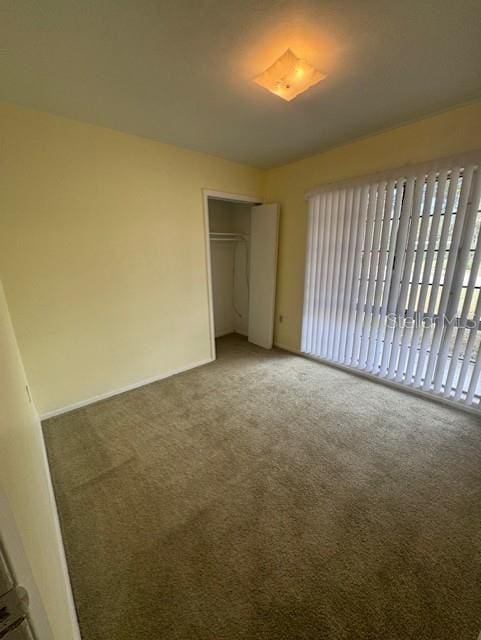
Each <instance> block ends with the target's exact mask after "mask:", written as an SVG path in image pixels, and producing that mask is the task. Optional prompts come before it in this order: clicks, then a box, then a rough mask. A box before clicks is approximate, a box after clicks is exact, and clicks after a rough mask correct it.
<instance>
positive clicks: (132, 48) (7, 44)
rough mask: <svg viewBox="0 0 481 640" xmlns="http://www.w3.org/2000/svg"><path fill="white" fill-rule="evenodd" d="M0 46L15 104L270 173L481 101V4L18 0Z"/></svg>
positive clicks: (4, 21)
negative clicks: (288, 93)
mask: <svg viewBox="0 0 481 640" xmlns="http://www.w3.org/2000/svg"><path fill="white" fill-rule="evenodd" d="M0 43H1V44H0V48H1V56H0V97H1V98H3V99H5V100H8V101H12V102H18V103H20V104H24V105H28V106H32V107H34V108H38V109H42V110H45V111H50V112H53V113H57V114H60V115H64V116H67V117H71V118H75V119H78V120H83V121H86V122H91V123H94V124H99V125H102V126H106V127H111V128H113V129H119V130H122V131H127V132H130V133H134V134H138V135H141V136H147V137H149V138H155V139H158V140H161V141H162V142H168V143H172V144H176V145H179V146H183V147H188V148H191V149H197V150H200V151H204V152H207V153H211V154H214V155H218V156H222V157H225V158H229V159H232V160H237V161H240V162H245V163H249V164H252V165H256V166H260V167H266V166H272V165H278V164H282V163H285V162H288V161H291V160H293V159H296V158H299V157H302V156H306V155H309V154H311V153H314V152H317V151H321V150H322V149H325V148H327V147H331V146H333V145H335V144H338V143H340V142H343V141H347V140H350V139H353V138H356V137H359V136H363V135H366V134H369V133H372V132H375V131H379V130H381V129H384V128H386V127H391V126H394V125H397V124H400V123H403V122H406V121H409V120H413V119H416V118H419V117H421V116H423V115H427V114H430V113H433V112H436V111H439V110H442V109H446V108H449V107H451V106H453V105H455V104H459V103H462V102H467V101H470V100H473V99H476V98H478V97H481V5H480V2H479V0H455V1H453V0H403V1H401V2H398V1H394V0H362V1H361V0H331V1H329V0H324V1H321V0H217V1H214V0H76V1H73V0H42V1H41V2H39V1H38V0H9V1H5V2H2V3H1V5H0ZM287 47H291V49H293V51H294V52H295V53H296V54H297V55H299V56H301V57H305V58H306V59H307V60H308V62H310V63H311V64H314V65H315V66H317V67H318V68H319V69H321V70H322V71H325V72H326V73H327V74H328V77H327V79H326V80H324V81H323V82H321V83H319V84H318V85H317V86H315V87H314V88H312V89H311V90H309V91H308V92H307V93H305V94H303V95H301V96H299V97H298V98H296V99H295V100H293V101H292V102H290V103H288V102H284V101H283V100H280V99H279V98H278V97H276V96H274V95H272V94H270V93H268V92H267V91H265V90H264V89H262V88H261V87H259V86H258V85H257V84H255V83H254V82H252V80H251V79H252V77H253V76H255V75H257V74H258V73H260V72H261V71H263V70H264V69H265V68H266V67H267V66H269V65H270V64H271V63H272V62H273V61H274V59H275V58H277V57H278V56H279V55H280V54H281V53H283V52H284V50H285V49H286V48H287Z"/></svg>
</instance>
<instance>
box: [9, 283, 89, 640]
mask: <svg viewBox="0 0 481 640" xmlns="http://www.w3.org/2000/svg"><path fill="white" fill-rule="evenodd" d="M0 362H1V366H0V452H1V453H0V455H1V462H0V498H2V500H0V507H1V508H0V520H1V522H0V531H1V536H2V539H3V541H4V543H5V545H6V548H7V551H8V553H9V558H10V561H11V563H12V566H13V568H14V570H15V572H16V577H17V580H18V581H19V583H20V584H22V585H23V586H25V587H27V588H28V590H29V593H30V597H31V600H32V602H31V607H30V610H31V611H32V614H33V617H34V621H35V622H36V623H37V625H38V626H37V631H38V634H39V638H42V639H43V638H45V639H46V640H47V638H48V639H49V638H51V637H52V636H51V634H50V630H49V629H48V627H49V626H50V627H51V631H52V632H53V637H54V638H55V640H74V638H77V637H78V636H77V635H76V624H75V623H74V622H73V608H72V604H71V600H70V599H69V595H70V592H69V591H68V589H67V586H66V577H65V576H66V574H65V573H64V561H65V559H64V556H63V549H62V547H61V541H60V535H59V529H58V522H57V520H56V513H55V506H54V502H53V498H52V493H51V486H50V484H49V483H50V478H49V475H48V469H47V465H46V458H45V451H44V447H43V438H42V432H41V427H40V422H39V419H38V415H37V413H36V411H35V409H34V407H33V405H32V404H31V403H30V402H29V400H28V396H27V394H26V389H25V385H26V379H25V374H24V371H23V366H22V362H21V359H20V355H19V353H18V348H17V343H16V341H15V335H14V332H13V328H12V325H11V322H10V317H9V313H8V308H7V304H6V301H5V297H4V293H3V288H2V285H1V283H0ZM7 504H8V510H7V509H6V506H5V505H7ZM3 518H5V522H4V521H3ZM13 521H14V522H13ZM25 556H26V557H25ZM38 594H40V600H37V597H38ZM43 610H45V612H46V614H47V617H48V622H49V623H50V624H49V625H48V623H47V621H46V620H44V614H43Z"/></svg>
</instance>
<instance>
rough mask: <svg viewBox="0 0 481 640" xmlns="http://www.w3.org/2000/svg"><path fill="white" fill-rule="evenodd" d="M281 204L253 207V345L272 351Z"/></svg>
mask: <svg viewBox="0 0 481 640" xmlns="http://www.w3.org/2000/svg"><path fill="white" fill-rule="evenodd" d="M278 236H279V205H278V204H261V205H258V206H255V207H252V215H251V246H250V292H249V333H248V339H249V342H252V343H254V344H257V345H259V347H264V349H271V348H272V342H273V340H274V308H275V301H276V277H277V245H278Z"/></svg>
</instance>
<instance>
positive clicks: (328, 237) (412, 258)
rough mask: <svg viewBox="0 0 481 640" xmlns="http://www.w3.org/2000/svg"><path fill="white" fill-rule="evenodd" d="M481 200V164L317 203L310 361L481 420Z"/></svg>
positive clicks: (319, 198)
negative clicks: (477, 412) (468, 411)
mask: <svg viewBox="0 0 481 640" xmlns="http://www.w3.org/2000/svg"><path fill="white" fill-rule="evenodd" d="M474 155H476V154H474ZM480 192H481V169H480V166H479V160H478V158H477V157H476V158H474V159H473V157H470V158H466V159H465V160H464V161H460V160H459V159H458V160H457V161H451V162H444V163H439V165H438V166H431V167H426V166H420V167H418V168H417V169H416V168H411V169H410V171H409V172H403V171H399V172H397V175H396V172H393V173H391V174H390V175H385V176H377V177H373V178H372V179H366V180H361V181H358V182H356V183H351V184H343V185H338V186H336V185H333V186H332V187H328V188H326V189H322V190H319V191H315V192H312V193H310V194H309V195H308V201H309V221H308V241H307V262H306V275H305V295H304V311H303V327H302V351H303V352H305V353H308V354H310V355H312V356H315V357H318V358H321V359H326V360H329V361H331V362H334V363H338V364H342V365H345V366H349V367H352V368H355V369H358V370H362V371H364V372H365V373H368V374H370V375H373V376H376V377H378V378H382V379H386V380H390V381H392V382H395V383H398V384H402V385H404V386H407V387H410V388H412V389H416V390H419V391H423V392H426V393H430V394H434V395H436V396H440V397H443V398H445V399H446V400H450V401H452V402H456V403H461V404H463V405H464V406H470V407H474V408H480V398H481V375H480V374H481V350H480V343H481V295H480V288H481V273H480V261H481V233H480V227H481V210H480Z"/></svg>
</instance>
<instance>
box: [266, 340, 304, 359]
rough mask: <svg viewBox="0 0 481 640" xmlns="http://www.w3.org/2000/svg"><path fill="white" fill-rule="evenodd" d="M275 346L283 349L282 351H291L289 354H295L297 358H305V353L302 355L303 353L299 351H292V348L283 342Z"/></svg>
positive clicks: (275, 343) (276, 343)
mask: <svg viewBox="0 0 481 640" xmlns="http://www.w3.org/2000/svg"><path fill="white" fill-rule="evenodd" d="M274 346H275V347H277V348H278V349H282V351H289V353H295V354H296V356H305V355H306V354H305V353H302V351H299V349H292V348H291V347H287V346H286V345H285V344H282V342H274Z"/></svg>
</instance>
